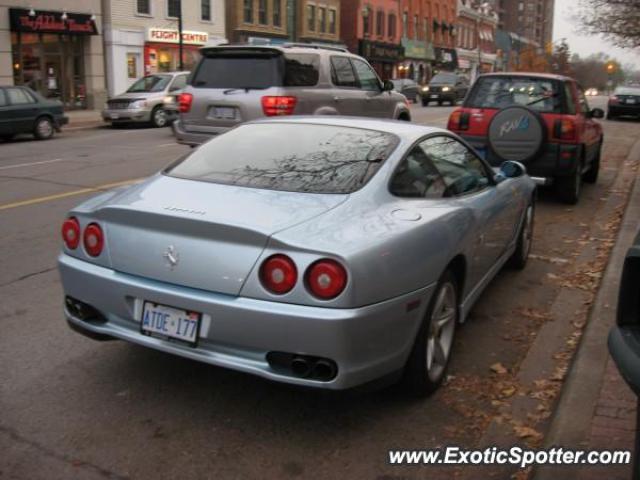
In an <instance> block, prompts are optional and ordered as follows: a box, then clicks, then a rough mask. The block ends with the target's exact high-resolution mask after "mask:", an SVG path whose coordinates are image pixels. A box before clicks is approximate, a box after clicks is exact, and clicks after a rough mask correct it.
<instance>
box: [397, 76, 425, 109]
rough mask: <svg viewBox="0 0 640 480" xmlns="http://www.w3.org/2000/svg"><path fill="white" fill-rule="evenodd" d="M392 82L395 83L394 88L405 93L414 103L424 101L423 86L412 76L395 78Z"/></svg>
mask: <svg viewBox="0 0 640 480" xmlns="http://www.w3.org/2000/svg"><path fill="white" fill-rule="evenodd" d="M391 82H392V83H393V89H394V90H395V91H396V92H400V93H401V94H403V95H404V96H405V97H407V99H408V100H409V101H411V102H413V103H420V102H421V101H422V97H421V96H420V92H421V91H422V90H421V89H422V87H420V85H418V84H417V83H416V81H415V80H412V79H410V78H393V79H391Z"/></svg>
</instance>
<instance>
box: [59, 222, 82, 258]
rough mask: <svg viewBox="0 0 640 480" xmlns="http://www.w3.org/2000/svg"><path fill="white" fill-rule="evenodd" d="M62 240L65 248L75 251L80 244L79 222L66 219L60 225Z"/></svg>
mask: <svg viewBox="0 0 640 480" xmlns="http://www.w3.org/2000/svg"><path fill="white" fill-rule="evenodd" d="M62 240H63V241H64V244H65V245H66V246H67V248H69V249H71V250H75V249H76V248H78V245H79V244H80V222H78V219H77V218H75V217H71V218H67V219H66V220H65V221H64V223H63V224H62Z"/></svg>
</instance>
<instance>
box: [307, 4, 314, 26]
mask: <svg viewBox="0 0 640 480" xmlns="http://www.w3.org/2000/svg"><path fill="white" fill-rule="evenodd" d="M307 30H309V31H310V32H315V31H316V6H315V5H307Z"/></svg>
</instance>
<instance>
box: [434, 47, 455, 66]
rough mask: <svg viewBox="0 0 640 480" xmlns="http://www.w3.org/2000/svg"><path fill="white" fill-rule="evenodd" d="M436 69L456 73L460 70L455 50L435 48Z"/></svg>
mask: <svg viewBox="0 0 640 480" xmlns="http://www.w3.org/2000/svg"><path fill="white" fill-rule="evenodd" d="M435 56H436V59H435V62H434V68H436V69H437V70H438V71H440V70H442V71H447V72H455V71H456V69H457V68H458V53H457V52H456V49H455V48H441V47H436V48H435Z"/></svg>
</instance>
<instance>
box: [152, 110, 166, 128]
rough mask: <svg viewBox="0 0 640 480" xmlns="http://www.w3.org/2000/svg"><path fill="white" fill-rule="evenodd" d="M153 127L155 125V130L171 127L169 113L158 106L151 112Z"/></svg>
mask: <svg viewBox="0 0 640 480" xmlns="http://www.w3.org/2000/svg"><path fill="white" fill-rule="evenodd" d="M151 125H153V127H154V128H163V127H166V126H167V125H169V120H168V118H167V112H165V111H164V109H163V108H162V107H161V106H160V105H157V106H156V107H154V108H153V110H151Z"/></svg>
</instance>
